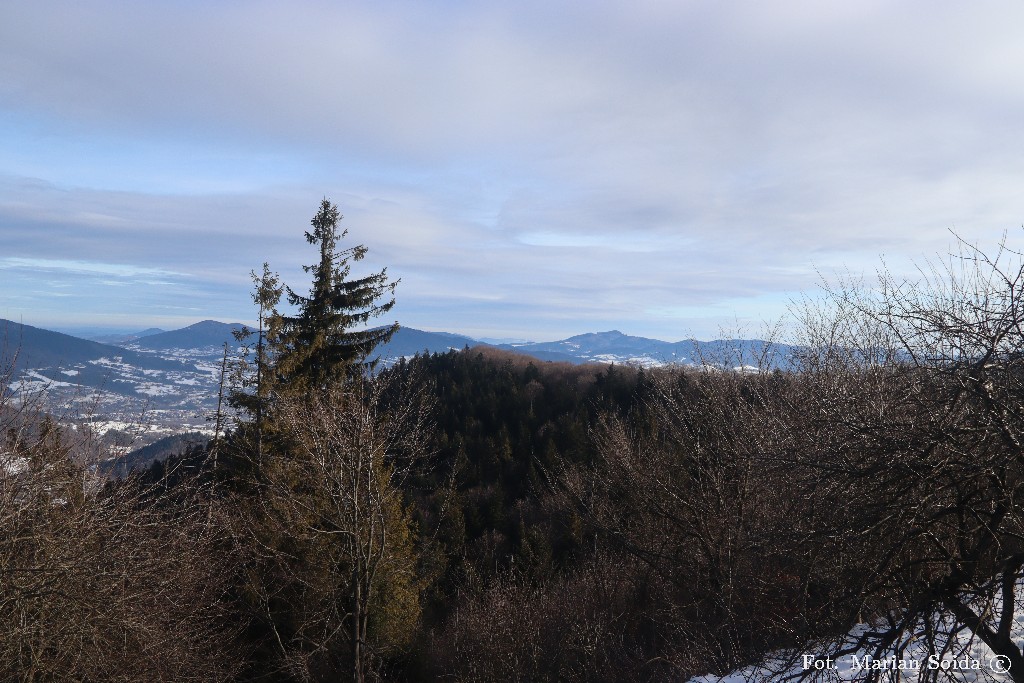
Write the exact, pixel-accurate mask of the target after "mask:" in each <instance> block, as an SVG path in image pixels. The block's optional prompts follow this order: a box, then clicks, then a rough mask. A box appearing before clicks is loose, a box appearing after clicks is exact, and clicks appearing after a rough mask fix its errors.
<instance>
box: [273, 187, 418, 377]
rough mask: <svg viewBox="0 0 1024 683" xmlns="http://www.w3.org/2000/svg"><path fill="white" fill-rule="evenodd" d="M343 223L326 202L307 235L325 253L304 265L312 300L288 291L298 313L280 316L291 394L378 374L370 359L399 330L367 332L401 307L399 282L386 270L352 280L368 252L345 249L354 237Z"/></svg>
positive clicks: (282, 370)
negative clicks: (342, 246)
mask: <svg viewBox="0 0 1024 683" xmlns="http://www.w3.org/2000/svg"><path fill="white" fill-rule="evenodd" d="M341 218H342V216H341V214H340V213H339V212H338V207H337V206H336V205H335V204H332V203H331V202H330V201H329V200H328V199H326V198H325V199H324V200H323V201H322V202H321V203H320V210H319V211H317V214H316V216H314V217H313V220H312V221H311V224H312V228H313V229H312V230H311V231H308V232H306V241H307V242H309V243H310V244H314V245H317V246H319V248H320V260H319V262H318V263H315V264H313V265H309V266H303V270H305V271H306V272H307V273H312V275H313V283H312V286H311V287H310V292H309V296H301V295H299V294H297V293H295V291H294V290H292V289H291V288H290V287H286V290H287V295H288V302H289V303H290V304H291V305H292V306H297V307H298V312H297V313H296V315H294V316H285V315H281V316H279V318H278V320H277V329H278V333H277V335H275V338H274V340H273V346H274V352H275V367H276V371H277V385H278V387H279V388H281V389H282V390H284V391H287V392H296V393H298V392H303V391H308V390H311V389H321V388H324V387H328V386H330V385H331V384H333V383H335V382H338V381H342V380H344V379H345V378H346V377H352V376H355V375H359V374H362V373H363V372H365V371H366V370H372V369H373V367H374V366H375V365H376V363H377V360H376V359H373V360H368V358H369V356H370V354H371V353H372V352H373V350H374V348H375V347H376V346H377V345H378V344H382V343H386V342H387V341H388V340H389V339H391V336H392V335H393V334H394V333H395V332H396V331H397V330H398V323H397V322H396V323H393V324H391V325H388V326H386V327H378V328H372V329H367V328H366V324H367V323H368V322H369V321H370V320H372V319H373V318H376V317H379V316H381V315H384V314H386V313H387V312H388V311H390V310H391V308H392V307H393V306H394V305H395V300H394V296H393V294H394V291H395V287H396V285H397V284H398V281H397V280H396V281H394V282H391V281H389V280H388V277H387V269H386V268H385V269H382V270H381V271H380V272H377V273H372V274H370V275H367V276H365V277H362V278H357V279H349V275H350V273H351V267H352V266H351V264H352V262H353V261H360V260H362V258H363V257H364V256H365V255H366V251H367V250H366V247H365V246H363V245H361V244H360V245H356V246H354V247H349V248H347V249H339V247H338V243H339V242H340V241H341V240H342V239H344V238H345V236H346V235H347V234H348V231H347V230H344V231H342V232H341V233H340V234H339V233H338V222H339V221H340V220H341ZM382 297H383V298H385V299H387V300H385V301H381V299H382ZM388 297H390V298H389V299H388Z"/></svg>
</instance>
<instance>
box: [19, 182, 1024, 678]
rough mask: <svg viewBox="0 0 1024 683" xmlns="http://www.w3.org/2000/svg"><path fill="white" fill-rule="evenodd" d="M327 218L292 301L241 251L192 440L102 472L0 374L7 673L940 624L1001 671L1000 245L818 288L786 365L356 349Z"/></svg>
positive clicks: (631, 643) (386, 283)
mask: <svg viewBox="0 0 1024 683" xmlns="http://www.w3.org/2000/svg"><path fill="white" fill-rule="evenodd" d="M339 220H340V215H339V214H338V212H337V208H336V207H335V206H333V205H332V204H331V203H330V202H329V201H327V200H324V202H323V203H322V204H321V206H320V209H319V211H318V212H317V214H316V216H315V217H314V219H313V221H312V222H311V230H310V231H309V232H308V233H307V234H306V239H307V241H308V242H309V244H310V245H311V246H312V247H313V248H314V249H315V251H316V252H317V258H316V260H314V261H313V263H312V264H311V265H309V266H307V267H306V272H307V273H308V274H309V276H310V279H311V284H310V286H309V290H308V294H306V293H300V291H301V292H305V289H304V288H300V290H299V291H296V290H294V289H291V288H290V287H288V286H286V285H285V284H284V283H281V282H280V280H279V278H278V277H277V276H276V274H275V273H274V272H273V271H272V270H271V269H270V267H269V265H264V267H263V269H262V271H261V272H260V273H257V272H255V271H254V272H253V274H252V278H253V283H254V291H253V303H254V305H255V308H256V312H257V314H256V316H255V317H256V319H257V321H258V322H257V325H256V327H255V328H254V329H252V330H244V331H242V332H241V333H239V335H238V338H239V343H240V344H241V348H242V352H241V353H240V354H239V355H238V356H237V357H231V358H228V357H227V356H226V357H225V362H224V372H223V373H222V374H223V381H222V382H221V387H220V392H219V395H218V397H217V398H218V404H219V406H220V408H219V409H218V411H217V414H216V416H215V421H214V424H215V436H214V438H212V439H210V440H208V441H207V442H205V443H190V442H188V441H186V440H184V439H183V440H182V442H181V443H180V446H179V447H177V448H174V449H173V450H174V451H175V452H174V453H172V454H170V455H167V456H166V457H162V458H161V459H159V460H158V461H157V462H156V463H155V464H153V465H152V466H151V467H149V468H148V469H144V470H143V469H140V468H136V469H134V470H133V469H132V465H133V463H134V461H133V462H125V463H122V464H123V467H122V468H121V469H120V471H114V472H109V471H101V470H100V469H99V468H97V467H96V463H97V462H99V460H100V458H101V456H102V454H101V453H98V452H97V449H98V445H97V444H96V442H95V441H94V440H92V439H91V437H90V435H89V434H88V433H87V432H85V431H79V430H73V429H69V428H66V427H63V426H61V425H60V424H58V423H57V422H56V421H55V420H54V419H52V418H50V417H48V416H46V415H45V414H44V413H43V412H42V411H40V410H38V409H36V408H35V407H34V406H33V404H32V403H31V402H26V401H16V400H15V397H14V396H13V394H11V393H10V392H7V391H6V390H5V391H3V392H0V396H2V397H3V399H2V400H3V403H2V405H0V424H2V427H3V440H2V445H0V579H2V583H0V677H2V679H3V680H12V681H65V680H76V681H126V682H127V681H143V680H145V681H155V680H163V681H238V682H246V683H250V682H251V683H256V682H266V683H272V682H273V683H278V682H280V683H290V682H300V681H301V682H305V681H339V680H352V681H357V682H359V683H362V682H364V681H438V680H441V681H443V680H450V681H609V682H610V681H686V680H688V679H690V678H692V677H694V676H697V675H702V674H708V673H712V674H725V673H728V672H730V671H735V670H736V669H738V668H741V667H743V666H747V665H750V664H754V663H757V662H759V661H762V660H764V659H765V658H766V657H768V658H771V659H772V661H774V662H776V668H775V669H774V670H773V671H768V670H762V671H763V673H762V675H763V676H765V678H768V679H772V678H774V679H777V680H780V681H781V680H784V679H786V680H789V679H792V678H798V679H820V680H825V679H827V677H828V675H829V672H828V671H822V670H818V669H814V668H813V667H812V668H807V667H804V668H802V669H801V668H800V667H799V666H798V664H799V662H801V661H802V655H803V654H805V653H808V652H813V653H814V655H815V657H826V656H827V657H839V656H842V655H846V654H851V653H863V652H869V653H872V654H873V656H875V657H879V658H881V657H888V656H896V657H899V656H903V655H904V654H906V653H907V652H909V651H910V650H909V648H917V650H915V651H920V652H928V653H934V654H937V655H939V656H953V655H955V654H957V653H958V652H960V651H959V650H957V647H959V646H958V645H957V643H958V642H961V641H960V639H962V638H963V637H964V636H965V634H966V635H967V636H969V637H970V638H973V639H976V640H977V641H979V642H982V643H984V645H985V646H986V647H988V648H989V649H990V650H991V651H992V652H994V653H997V654H1000V655H1002V656H1004V657H1006V658H1007V661H1008V662H1009V663H1010V666H1009V670H1008V673H1007V677H1009V678H1012V679H1013V680H1015V681H1024V655H1022V653H1021V648H1020V646H1019V645H1018V644H1017V641H1016V640H1015V639H1016V638H1018V637H1019V634H1018V633H1017V631H1016V630H1015V628H1016V626H1015V624H1016V619H1017V618H1018V617H1019V616H1020V615H1019V611H1020V609H1021V607H1020V604H1019V603H1020V595H1019V594H1020V589H1019V584H1020V581H1021V579H1022V576H1024V542H1022V539H1024V512H1022V509H1021V504H1020V501H1021V499H1022V496H1024V447H1022V444H1024V365H1022V362H1024V361H1022V359H1024V354H1022V348H1024V308H1022V307H1021V303H1020V302H1021V301H1024V296H1022V295H1024V265H1022V264H1021V263H1020V261H1019V260H1013V258H1011V257H1012V256H1013V255H1012V254H1011V253H1009V252H1005V251H999V252H998V254H997V256H996V257H991V258H990V257H989V256H988V255H986V254H985V253H984V252H981V251H979V250H977V249H974V248H969V247H965V248H964V251H963V252H962V253H961V254H960V255H959V256H958V257H957V258H958V259H959V260H956V261H953V262H952V265H949V266H948V267H947V266H939V267H937V268H936V269H935V270H934V271H933V273H932V277H930V278H929V279H927V280H924V281H922V282H920V283H918V282H908V281H905V280H900V279H897V278H895V277H893V276H891V275H888V274H886V273H884V272H883V273H882V275H881V278H880V281H879V283H878V284H877V285H876V286H873V287H871V288H867V287H864V286H863V285H861V284H859V283H857V282H845V283H840V285H838V286H836V287H834V288H832V289H829V290H826V291H825V292H824V293H823V294H822V296H821V297H820V298H819V299H818V300H815V301H813V302H812V301H808V302H806V303H805V305H804V307H803V308H802V309H800V310H797V311H795V315H796V317H797V319H798V320H797V322H798V325H796V327H795V329H797V330H798V331H796V332H794V335H796V338H794V339H793V340H792V341H793V342H796V343H795V344H794V345H793V346H792V347H791V348H793V349H795V351H794V352H793V356H792V357H790V358H787V359H786V362H785V363H784V364H781V363H772V362H770V356H769V355H766V356H765V359H766V361H765V363H764V364H763V366H762V367H760V368H756V369H751V368H743V369H732V368H733V366H732V365H730V364H728V363H718V364H714V363H707V364H704V365H702V366H697V367H664V368H656V369H641V368H635V367H620V366H604V365H581V366H574V365H569V364H562V363H551V362H543V361H539V360H531V359H529V358H527V357H524V356H519V355H514V354H510V353H505V352H502V351H498V350H495V349H489V348H474V349H468V348H467V349H463V350H461V351H454V350H453V351H450V352H448V353H445V354H422V355H417V356H415V357H412V358H403V359H400V360H398V362H396V363H394V364H392V365H390V366H387V367H384V366H383V365H381V364H378V363H377V362H376V357H375V356H374V355H373V350H374V348H375V347H376V346H377V345H378V344H380V343H383V342H385V341H386V340H387V339H388V338H390V336H391V335H392V334H393V333H394V331H395V329H397V323H392V324H388V325H384V326H380V325H376V324H375V321H376V320H377V319H378V318H381V317H385V316H386V315H387V314H388V313H389V312H390V311H391V308H392V306H393V304H394V295H395V291H396V288H395V285H396V284H397V283H396V282H395V281H393V280H391V279H390V276H389V275H388V273H387V272H386V271H385V270H382V271H379V272H376V273H371V274H368V275H367V274H358V273H354V272H353V267H354V266H355V267H356V270H358V264H359V262H360V261H361V260H362V259H363V257H364V255H365V253H366V249H365V248H364V247H362V246H355V247H344V246H343V240H344V238H345V233H344V231H339V229H338V221H339ZM283 302H287V306H285V304H284V303H283ZM8 379H9V377H8ZM6 384H7V382H6V381H5V382H4V386H5V387H6ZM161 455H166V454H164V453H162V454H161ZM144 456H145V454H137V456H136V459H137V460H139V461H141V459H142V458H143V457H144ZM111 474H114V475H121V476H111ZM857 625H860V626H859V627H858V628H854V627H856V626H857ZM851 629H852V630H851ZM851 634H852V635H851ZM922 648H923V649H922ZM890 673H891V672H890ZM889 675H890V674H889V673H879V672H877V671H874V672H873V671H866V672H864V674H863V676H862V678H864V679H865V680H881V679H882V678H886V677H887V676H889ZM921 679H923V680H926V681H928V680H936V681H937V680H939V679H948V680H957V679H956V674H955V672H954V673H951V672H950V671H948V670H944V669H938V670H935V671H922V672H920V674H919V680H921Z"/></svg>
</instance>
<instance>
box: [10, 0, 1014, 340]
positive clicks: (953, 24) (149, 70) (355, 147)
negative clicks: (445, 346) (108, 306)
mask: <svg viewBox="0 0 1024 683" xmlns="http://www.w3.org/2000/svg"><path fill="white" fill-rule="evenodd" d="M1022 20H1024V8H1022V7H1021V6H1019V5H1017V4H1014V3H1009V2H987V3H982V4H981V5H978V4H975V5H972V6H970V7H966V6H963V7H961V6H958V5H955V4H944V5H935V4H934V3H924V2H909V3H904V4H901V5H892V4H891V3H884V2H858V3H817V4H813V5H808V4H807V3H802V2H795V1H794V2H773V3H762V4H750V3H714V4H708V3H697V2H692V3H691V2H681V3H663V2H654V1H650V2H631V3H616V2H595V3H589V4H588V5H587V6H586V8H581V6H579V5H575V4H572V3H550V2H547V3H540V2H525V3H516V4H515V5H503V4H500V3H491V4H489V3H446V4H444V5H424V4H422V3H413V2H398V3H389V4H388V5H386V6H356V5H348V6H346V5H344V4H337V3H326V2H324V3H319V2H305V3H299V4H295V3H293V4H289V5H287V6H285V5H280V4H277V3H270V2H240V3H213V4H208V3H195V4H190V5H188V6H187V8H183V6H181V5H179V4H145V3H129V2H125V1H113V0H101V1H100V2H93V3H88V4H87V5H83V4H81V3H70V2H33V3H28V2H13V3H7V4H5V5H4V8H3V9H0V145H3V146H4V148H5V150H9V156H8V160H7V161H0V174H3V175H2V176H0V253H3V254H5V257H7V258H18V259H50V260H57V261H59V260H64V261H83V262H90V263H118V264H124V265H128V266H131V267H136V268H141V269H154V270H167V271H170V272H173V273H181V274H184V275H186V276H187V277H182V278H177V279H175V278H163V277H154V282H155V281H158V280H159V281H160V282H164V283H170V284H162V285H160V288H162V289H163V290H165V291H167V292H171V293H173V295H174V296H175V297H177V298H178V301H179V304H180V301H182V300H183V298H184V297H186V296H197V297H199V299H198V300H199V302H200V303H201V305H202V306H207V305H209V306H213V307H219V308H218V310H220V311H222V312H227V313H233V314H234V317H236V318H237V317H240V314H242V313H244V309H245V306H246V302H247V301H248V298H247V294H246V289H247V287H248V281H247V277H246V274H247V273H248V271H249V270H250V269H251V268H256V267H258V266H259V264H260V263H262V262H263V261H264V260H269V261H271V264H272V266H273V267H275V268H278V269H280V270H282V274H283V275H286V281H289V282H296V283H301V282H302V277H303V276H302V274H301V271H300V270H299V265H301V264H302V263H304V262H308V261H309V260H310V254H309V248H308V245H305V243H304V242H303V241H302V239H301V234H302V231H303V230H304V229H305V227H306V225H307V223H308V220H309V217H310V216H311V214H312V212H313V211H314V210H315V206H316V202H317V201H318V200H319V198H320V197H322V196H324V195H329V196H330V197H331V198H332V199H333V200H335V201H337V202H338V203H339V205H340V206H341V209H342V211H343V213H345V214H346V219H345V221H344V223H343V225H344V226H347V227H349V228H350V229H351V231H352V233H351V239H353V240H355V241H358V242H363V243H365V244H367V245H368V246H369V247H370V248H371V252H370V256H369V257H368V260H367V263H366V264H365V265H366V267H367V268H368V269H369V268H378V267H383V266H384V265H387V266H388V267H389V273H391V274H392V275H394V276H395V277H401V278H402V280H403V282H402V285H401V287H400V290H399V309H396V310H397V311H398V312H400V313H401V316H402V319H403V321H404V322H408V323H409V324H412V325H417V326H421V327H430V328H432V329H439V328H448V329H452V330H456V331H462V330H465V331H469V330H470V328H471V327H474V326H475V328H474V329H476V328H479V329H480V330H484V329H486V330H489V331H491V333H493V334H496V335H499V336H505V335H513V336H530V337H536V336H537V335H536V334H535V329H536V327H537V326H543V327H544V329H545V330H549V331H550V333H551V334H570V333H574V332H581V331H585V330H586V329H591V326H598V325H599V326H601V327H625V325H624V324H620V323H619V322H617V321H620V320H627V321H631V322H632V323H633V324H635V325H636V327H635V328H633V329H632V330H631V331H633V332H636V333H647V334H659V335H661V336H665V337H672V336H680V335H681V334H684V332H683V331H682V330H681V329H679V330H678V332H676V330H677V329H678V328H683V327H690V329H691V331H696V332H701V330H702V328H701V327H700V324H699V322H695V321H699V320H700V319H701V315H702V313H701V312H702V311H703V312H704V317H705V318H706V319H707V320H708V321H710V322H709V323H708V329H709V330H710V329H711V327H712V323H713V326H717V325H718V323H719V322H720V321H721V319H722V318H723V316H726V317H727V316H728V310H732V311H735V312H737V313H738V314H742V315H743V316H745V317H747V316H756V315H757V314H758V312H759V311H763V312H764V314H765V315H766V317H772V316H773V315H775V314H776V313H778V312H780V310H781V307H782V306H783V304H782V303H781V302H782V301H783V300H784V299H785V298H786V297H787V296H789V295H790V294H791V293H794V292H797V291H800V290H804V289H808V288H813V287H814V285H815V283H816V281H817V279H818V277H819V275H818V272H819V271H821V272H824V273H828V272H831V271H833V270H841V269H843V268H846V267H849V268H852V269H855V270H868V271H870V270H871V269H873V268H874V266H875V265H876V264H877V263H878V255H879V254H880V253H885V254H886V256H887V258H888V260H889V262H890V263H891V264H892V265H893V266H894V267H896V268H901V269H904V270H906V271H907V272H912V271H911V261H912V260H913V259H920V258H922V257H925V256H928V255H929V254H934V253H935V252H942V251H945V250H946V249H947V248H948V245H949V244H950V243H951V242H952V241H953V238H952V237H951V235H950V234H949V232H948V230H949V228H953V227H955V228H956V229H957V230H958V231H959V232H961V233H963V234H964V236H965V237H967V238H968V239H971V240H979V241H981V242H983V243H988V244H991V243H993V242H994V241H995V240H996V239H997V238H998V236H999V235H1000V234H1001V233H1002V232H1003V231H1004V230H1006V229H1008V228H1013V226H1016V225H1019V224H1020V223H1021V222H1022V221H1021V218H1020V217H1021V216H1022V215H1024V199H1022V198H1021V197H1022V196H1024V195H1021V193H1020V192H1019V186H1020V181H1021V178H1022V176H1024V138H1022V137H1021V136H1020V135H1019V121H1020V120H1022V119H1024V73H1022V72H1021V70H1020V69H1019V68H1018V65H1019V64H1020V63H1021V62H1022V61H1024V44H1021V43H1020V41H1019V39H1018V36H1017V35H1016V31H1015V28H1014V27H1015V26H1017V25H1019V24H1020V23H1021V21H1022ZM297 286H299V285H297ZM2 287H3V286H2V285H0V288H2ZM6 289H10V286H8V287H7V288H6ZM0 291H2V290H0ZM165 302H169V299H165ZM167 305H171V304H170V303H167ZM175 305H177V304H175ZM139 315H144V311H142V310H140V312H139ZM209 315H211V316H213V315H216V312H215V311H211V312H210V314H209ZM673 315H675V316H677V317H676V318H673V317H672V316H673ZM226 317H229V316H226ZM560 321H561V322H560ZM694 327H696V330H694Z"/></svg>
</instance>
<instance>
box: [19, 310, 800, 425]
mask: <svg viewBox="0 0 1024 683" xmlns="http://www.w3.org/2000/svg"><path fill="white" fill-rule="evenodd" d="M241 327H242V324H241V323H222V322H218V321H216V320H204V321H202V322H199V323H196V324H194V325H189V326H188V327H184V328H182V329H179V330H171V331H164V330H158V329H155V328H151V329H148V330H142V331H140V332H138V333H135V334H129V335H121V336H105V337H100V338H99V339H101V340H103V341H107V342H114V343H102V342H101V341H97V340H88V339H80V338H78V337H73V336H70V335H67V334H62V333H59V332H52V331H49V330H44V329H40V328H37V327H32V326H30V325H22V324H20V323H15V322H11V321H8V320H2V319H0V371H3V370H4V369H7V368H12V367H13V370H14V373H13V379H15V380H17V381H18V382H20V385H19V386H20V387H21V388H28V387H31V386H37V387H44V386H48V388H50V389H53V388H58V387H61V388H65V389H67V388H71V387H74V388H76V389H79V390H81V389H82V388H89V389H91V390H96V391H102V392H104V393H113V394H119V395H123V396H141V397H144V398H145V399H146V400H147V401H148V402H149V403H150V405H153V406H157V407H174V406H185V405H187V404H189V403H190V402H194V401H195V400H197V399H198V398H199V397H200V396H206V397H209V396H211V395H214V394H215V393H216V385H217V380H218V377H219V374H218V373H219V361H220V358H221V354H222V353H223V351H222V349H223V346H224V344H225V343H227V344H228V346H229V348H230V349H236V348H237V346H238V342H237V341H236V340H235V338H234V336H233V334H232V332H233V331H235V330H238V329H240V328H241ZM481 345H485V346H494V347H496V348H500V349H505V350H508V351H512V352H515V353H522V354H527V355H530V356H533V357H535V358H537V359H539V360H544V361H562V362H567V363H575V364H578V363H619V364H634V365H641V366H646V367H651V366H657V365H666V364H673V363H675V364H683V365H699V364H701V363H711V364H715V365H719V366H724V367H741V366H757V365H758V364H759V361H760V358H761V356H762V355H763V354H764V353H765V352H766V351H767V350H768V349H769V346H768V345H767V344H766V342H763V341H760V340H756V339H755V340H729V341H724V340H716V341H710V342H697V341H694V340H684V341H679V342H666V341H660V340H657V339H648V338H646V337H635V336H630V335H626V334H623V333H622V332H619V331H618V330H612V331H609V332H596V333H588V334H580V335H576V336H574V337H569V338H568V339H562V340H560V341H553V342H527V343H521V344H520V343H516V344H493V345H486V344H483V343H482V342H480V341H478V340H476V339H473V338H471V337H467V336H464V335H459V334H450V333H447V332H426V331H424V330H417V329H413V328H410V327H403V328H401V329H399V330H398V332H397V333H396V334H395V335H394V337H393V338H392V339H391V341H390V343H388V344H386V345H384V346H382V347H379V348H378V353H379V355H380V357H381V359H382V360H383V361H384V363H385V364H388V363H391V362H394V361H396V360H397V359H398V358H400V357H410V356H413V355H415V354H417V353H438V352H440V353H443V352H447V351H448V350H450V349H463V348H466V347H475V346H481ZM788 350H789V347H785V346H780V347H777V348H775V351H776V352H781V353H782V354H785V353H786V352H787V351H788ZM775 364H776V365H779V364H780V363H778V362H776V363H775Z"/></svg>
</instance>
